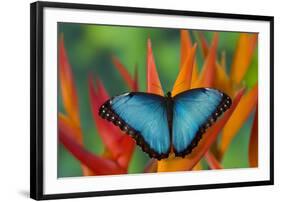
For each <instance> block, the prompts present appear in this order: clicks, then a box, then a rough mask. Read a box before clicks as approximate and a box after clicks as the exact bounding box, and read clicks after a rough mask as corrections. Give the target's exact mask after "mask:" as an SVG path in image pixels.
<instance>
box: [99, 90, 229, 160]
mask: <svg viewBox="0 0 281 202" xmlns="http://www.w3.org/2000/svg"><path fill="white" fill-rule="evenodd" d="M230 105H231V99H230V98H229V96H227V95H226V94H224V93H222V92H220V91H218V90H216V89H209V88H198V89H192V90H188V91H185V92H183V93H180V94H178V95H176V96H174V97H172V96H171V93H170V92H168V93H167V94H166V96H165V97H163V96H160V95H156V94H152V93H142V92H131V93H125V94H123V95H120V96H115V97H113V98H111V99H109V100H108V101H106V102H105V103H104V104H103V105H102V106H101V107H100V110H99V115H100V116H101V117H102V118H104V119H106V120H108V121H111V122H112V123H113V124H115V125H116V126H119V128H120V129H121V130H122V131H124V132H125V133H127V134H128V135H131V136H132V137H133V138H134V139H135V140H136V143H137V144H138V145H139V146H140V147H141V148H142V149H143V151H144V152H146V153H148V154H149V156H150V157H152V158H157V159H159V160H160V159H163V158H167V157H168V156H169V154H170V153H171V151H173V152H174V153H175V155H176V156H182V157H184V156H185V155H187V154H189V153H190V152H191V151H192V149H193V148H194V147H195V146H196V145H197V143H198V141H199V140H200V139H201V136H202V134H203V133H204V132H205V131H206V129H207V128H208V127H210V126H211V125H212V124H213V123H214V122H215V121H216V119H217V118H218V116H220V115H221V114H222V113H223V112H224V111H226V110H227V109H228V108H229V107H230Z"/></svg>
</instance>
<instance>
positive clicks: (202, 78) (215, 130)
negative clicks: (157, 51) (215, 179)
mask: <svg viewBox="0 0 281 202" xmlns="http://www.w3.org/2000/svg"><path fill="white" fill-rule="evenodd" d="M241 38H243V42H244V43H246V42H245V39H244V34H241V36H240V39H239V42H238V43H239V44H240V43H241V42H240V41H241ZM252 38H255V37H250V39H249V40H251V42H250V43H246V44H249V46H250V48H248V46H244V48H245V49H249V51H250V52H251V54H247V55H248V57H252V52H253V41H254V40H253V39H252ZM200 39H201V46H202V50H203V51H202V52H203V55H204V57H205V62H204V65H203V67H202V71H201V72H200V75H199V76H197V79H193V78H192V74H193V71H192V69H195V68H196V65H195V64H194V63H195V54H194V52H195V49H196V44H195V45H193V46H192V43H191V40H190V37H189V34H188V32H187V31H186V30H182V31H181V51H184V52H185V53H186V57H185V58H183V55H184V54H181V63H180V68H179V74H178V77H177V79H176V81H175V84H174V88H173V91H172V95H173V96H175V95H176V94H178V93H180V92H182V91H186V90H188V89H190V86H191V88H195V87H213V88H217V89H219V90H222V91H224V92H226V93H228V94H229V95H230V96H231V97H233V98H234V101H233V105H232V107H231V108H230V109H229V110H228V111H227V112H226V113H225V114H224V116H223V118H222V119H221V120H219V121H218V122H217V123H215V124H214V125H213V126H212V127H211V128H210V129H209V131H207V132H206V134H205V135H203V138H202V140H201V141H200V142H199V145H198V146H197V147H196V148H195V149H194V151H192V153H191V154H190V155H188V156H186V157H185V158H183V159H182V158H179V157H174V155H173V154H172V155H170V157H169V158H168V159H163V160H161V161H158V166H157V169H158V172H167V171H178V170H191V169H193V167H194V166H195V165H199V166H200V162H199V161H200V159H201V158H202V157H203V156H204V154H206V155H205V159H206V161H207V163H208V164H209V167H210V168H214V169H218V168H222V166H221V165H220V160H221V158H222V156H223V154H224V153H225V151H226V149H227V147H228V145H229V144H230V142H231V140H232V139H233V137H234V136H235V134H237V132H238V130H239V129H240V128H241V127H242V125H243V123H244V122H245V120H246V119H247V118H248V117H249V115H250V113H251V112H252V111H253V108H254V107H255V106H256V105H257V85H255V87H254V88H253V89H251V90H250V91H249V92H248V93H246V94H245V95H244V90H242V89H241V90H240V91H237V90H236V88H237V85H238V84H239V83H237V82H236V83H233V82H232V80H231V78H229V77H228V75H227V73H226V71H225V59H222V61H223V63H224V64H222V65H223V66H222V65H221V64H219V63H218V62H217V60H216V49H217V44H218V33H215V34H214V38H213V41H212V43H211V45H210V47H209V46H208V44H207V40H205V38H204V36H203V35H202V34H200ZM148 47H151V42H150V41H149V42H148ZM150 49H151V48H150ZM240 49H241V45H238V48H237V50H236V51H240ZM148 54H152V50H149V51H148ZM236 55H239V54H236ZM147 57H148V58H149V57H151V56H149V55H148V56H147ZM235 57H236V60H239V59H240V58H239V57H241V56H235ZM243 59H246V60H247V61H250V58H245V57H244V58H243ZM183 61H184V62H183ZM247 64H248V66H249V62H248V63H247ZM248 66H246V65H244V69H247V68H248ZM147 69H148V70H147V72H148V74H149V73H150V72H153V75H154V78H155V79H154V80H153V81H150V80H147V85H148V86H149V85H152V84H153V86H156V85H155V82H156V83H158V84H157V86H158V87H161V83H160V81H159V78H158V74H157V71H156V68H155V65H154V64H150V66H149V65H148V66H147ZM196 70H197V68H196ZM196 74H197V72H196ZM244 74H245V73H244ZM148 77H149V76H148ZM191 78H192V79H191ZM240 81H241V80H240ZM190 83H191V85H190ZM148 89H149V87H148ZM152 92H153V91H152ZM159 92H161V90H160V89H159V88H157V91H155V92H153V93H156V94H159ZM160 95H163V94H162V92H161V93H160ZM222 120H223V121H222ZM220 132H223V136H222V141H221V146H220V147H219V148H217V150H218V151H217V153H216V156H215V155H214V154H213V153H212V152H211V151H210V150H209V149H210V147H211V146H212V144H214V143H216V141H217V136H218V135H219V133H220ZM253 141H254V140H253ZM251 151H252V150H251ZM254 151H256V150H254ZM253 153H254V152H253ZM250 159H251V158H250ZM198 163H199V164H198Z"/></svg>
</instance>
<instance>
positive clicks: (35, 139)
mask: <svg viewBox="0 0 281 202" xmlns="http://www.w3.org/2000/svg"><path fill="white" fill-rule="evenodd" d="M47 7H48V8H62V9H80V10H93V11H94V10H99V11H117V12H119V11H121V12H130V13H147V14H163V15H169V16H172V15H182V16H199V17H211V18H212V17H215V18H226V19H238V20H254V21H267V22H269V23H270V53H271V54H270V120H271V121H270V165H269V166H270V180H266V181H255V182H239V183H222V184H207V185H192V186H176V187H161V188H159V187H155V188H144V189H130V190H113V191H97V192H81V193H64V194H50V195H46V194H44V192H43V188H44V187H43V180H44V179H43V135H44V134H43V128H44V125H43V105H44V97H43V72H44V71H43V41H44V38H43V23H44V19H43V18H44V15H43V10H44V8H47ZM30 46H31V52H30V61H31V71H30V79H31V80H30V85H31V86H30V93H31V97H30V109H31V111H30V117H31V119H30V120H31V122H30V197H31V198H33V199H36V200H45V199H62V198H75V197H90V196H104V195H121V194H137V193H152V192H170V191H185V190H198V189H215V188H227V187H245V186H259V185H273V183H274V152H273V151H274V148H273V146H274V144H273V141H274V126H273V123H274V87H273V83H274V80H273V79H274V78H273V75H274V67H273V65H274V17H272V16H258V15H240V14H227V13H213V12H195V11H183V10H166V9H150V8H134V7H120V6H103V5H88V4H75V3H57V2H35V3H32V4H31V5H30Z"/></svg>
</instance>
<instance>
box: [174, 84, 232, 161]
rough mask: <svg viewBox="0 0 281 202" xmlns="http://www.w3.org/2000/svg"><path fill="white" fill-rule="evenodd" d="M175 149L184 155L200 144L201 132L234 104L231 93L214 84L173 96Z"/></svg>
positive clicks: (178, 154)
mask: <svg viewBox="0 0 281 202" xmlns="http://www.w3.org/2000/svg"><path fill="white" fill-rule="evenodd" d="M173 99H174V107H173V127H172V128H173V129H172V134H173V139H172V144H173V149H174V152H175V155H176V156H182V157H184V156H185V155H186V154H188V153H190V152H191V151H192V149H193V148H194V147H195V146H196V145H197V144H198V141H199V140H200V139H201V137H202V134H203V133H205V130H206V129H207V128H208V127H210V126H211V125H212V124H213V123H214V122H215V121H216V119H217V118H218V117H219V116H220V115H221V114H222V113H223V112H224V111H226V110H227V109H228V108H229V107H230V106H231V99H230V97H229V96H228V95H226V94H224V93H222V92H220V91H219V90H216V89H211V88H197V89H192V90H188V91H185V92H182V93H180V94H178V95H176V96H175V97H174V98H173Z"/></svg>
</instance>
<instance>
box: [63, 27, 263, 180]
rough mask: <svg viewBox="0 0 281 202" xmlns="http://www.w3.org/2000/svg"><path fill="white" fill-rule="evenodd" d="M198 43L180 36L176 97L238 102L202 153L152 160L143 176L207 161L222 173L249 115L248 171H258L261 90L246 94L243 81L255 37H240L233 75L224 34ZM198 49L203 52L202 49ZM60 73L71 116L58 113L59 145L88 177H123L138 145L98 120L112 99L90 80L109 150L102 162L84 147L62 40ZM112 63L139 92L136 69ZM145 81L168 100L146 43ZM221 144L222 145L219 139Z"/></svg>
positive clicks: (202, 145)
mask: <svg viewBox="0 0 281 202" xmlns="http://www.w3.org/2000/svg"><path fill="white" fill-rule="evenodd" d="M195 34H198V39H199V41H198V43H193V42H192V40H191V37H190V33H189V32H188V31H187V30H181V32H180V37H181V48H180V51H181V52H180V66H179V71H178V72H179V73H178V75H177V78H176V79H175V83H174V85H173V88H172V96H175V95H177V94H178V93H180V92H183V91H186V90H189V89H192V88H197V87H211V88H217V89H219V90H221V91H223V92H225V93H227V94H228V95H229V96H230V97H231V98H232V100H233V102H232V106H231V107H230V108H229V110H227V111H226V112H225V113H224V115H223V116H222V118H220V119H219V120H217V122H216V123H214V124H213V126H212V127H211V128H209V129H208V130H207V131H206V133H205V134H204V135H203V137H202V139H201V140H200V141H199V143H198V145H197V147H195V148H194V149H193V151H192V152H191V153H190V154H189V155H187V156H185V157H184V158H181V157H175V156H174V154H173V153H171V154H170V156H169V157H168V158H167V159H162V160H160V161H158V160H156V159H151V160H149V161H148V162H147V165H146V167H145V169H144V172H168V171H187V170H201V169H202V165H201V163H200V161H201V159H202V158H205V160H206V162H207V164H208V166H209V168H210V169H223V166H222V165H221V160H222V159H223V155H224V153H225V152H226V151H227V149H228V147H229V145H230V144H231V141H232V140H233V138H234V137H235V135H236V134H237V133H238V131H239V129H240V128H241V127H242V126H243V124H244V123H245V121H246V120H247V119H248V118H249V116H250V114H252V112H254V110H255V109H256V112H255V118H254V122H253V126H252V131H251V136H250V142H249V153H248V155H249V166H250V167H256V166H257V165H258V129H257V127H258V110H257V108H258V107H257V103H258V85H257V84H256V85H254V87H252V88H251V89H247V90H246V88H244V86H243V79H244V76H245V74H246V72H247V70H248V68H249V65H250V62H251V59H252V57H253V52H254V49H255V46H256V43H257V35H256V34H246V33H241V34H240V36H239V40H238V43H237V47H236V51H235V54H234V59H233V63H232V65H231V71H230V74H228V73H227V72H226V56H225V55H226V53H225V52H222V53H221V54H220V55H221V58H220V60H218V59H217V58H218V56H217V55H218V53H217V47H218V42H219V33H214V36H213V39H212V42H211V43H210V45H209V44H208V42H207V40H206V39H205V37H204V35H203V33H202V32H197V33H195ZM197 44H198V45H199V46H198V45H197ZM59 48H60V50H59V65H60V67H59V69H60V81H61V93H62V100H63V105H64V108H65V111H66V114H62V113H59V140H60V142H61V143H62V144H63V145H64V146H65V148H66V149H67V150H68V151H69V152H71V153H72V154H73V156H74V157H75V158H76V159H78V160H79V161H80V162H81V166H82V169H83V174H84V175H106V174H124V173H127V172H128V166H129V163H130V160H131V158H132V154H133V151H134V149H135V142H134V140H133V139H132V138H131V137H130V136H128V135H124V134H123V133H122V132H121V131H120V130H119V128H117V127H115V126H114V125H113V124H111V123H109V122H107V121H104V120H102V119H101V118H100V117H99V116H98V109H99V107H100V106H101V105H102V104H103V103H104V102H105V101H106V100H108V99H109V98H110V97H109V95H108V93H107V91H106V89H105V88H104V86H103V84H102V82H101V81H100V80H99V78H98V77H94V76H89V79H88V81H89V97H90V107H91V110H92V115H93V119H94V123H95V126H96V128H97V131H98V134H99V135H100V137H101V139H102V142H103V144H104V146H105V150H104V153H103V154H102V155H101V156H98V155H96V154H93V153H90V152H88V151H87V150H86V149H85V148H84V146H83V134H82V130H81V126H80V118H79V108H78V98H77V95H76V90H75V84H74V80H73V75H72V72H71V68H70V65H69V63H68V59H67V55H66V51H65V48H64V44H63V38H61V39H60V42H59ZM198 49H200V50H201V51H202V55H203V58H204V63H203V66H202V68H200V69H201V71H199V68H198V65H197V62H196V51H197V50H198ZM112 62H113V65H114V67H115V68H116V70H117V71H118V72H119V74H120V76H121V77H122V78H123V80H124V82H125V84H126V85H127V87H128V88H129V90H130V91H138V73H137V68H135V73H134V77H132V76H131V74H130V73H129V72H128V70H127V68H126V67H125V66H124V65H123V64H122V62H121V61H120V60H119V59H118V58H117V57H115V56H113V57H112ZM146 79H147V89H146V91H147V92H149V93H155V94H158V95H162V96H163V95H164V92H163V89H162V85H161V82H160V79H159V76H158V73H157V67H156V65H155V59H154V55H153V51H152V43H151V40H150V39H148V41H147V60H146ZM219 135H221V141H220V142H218V136H219Z"/></svg>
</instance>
